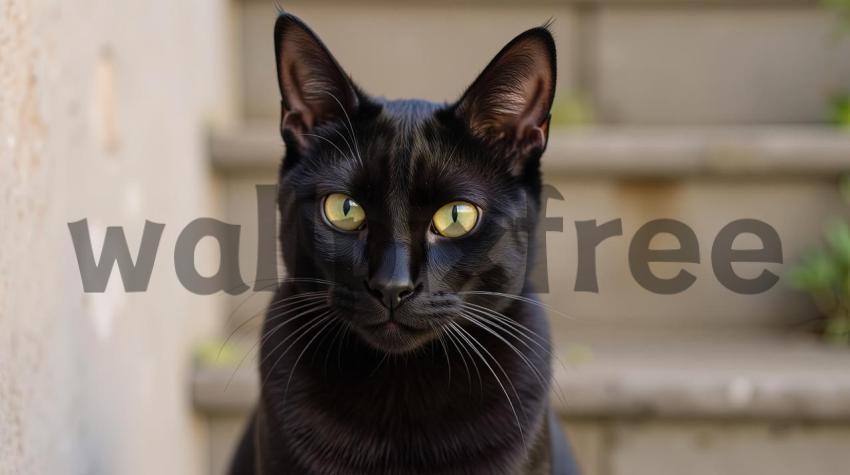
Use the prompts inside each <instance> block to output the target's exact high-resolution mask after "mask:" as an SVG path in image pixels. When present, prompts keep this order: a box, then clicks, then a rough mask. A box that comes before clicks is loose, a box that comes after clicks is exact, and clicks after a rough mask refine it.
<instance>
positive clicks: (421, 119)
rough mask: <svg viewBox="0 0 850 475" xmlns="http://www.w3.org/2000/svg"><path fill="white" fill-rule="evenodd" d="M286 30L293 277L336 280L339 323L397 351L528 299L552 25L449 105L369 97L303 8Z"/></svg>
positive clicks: (280, 35) (287, 224) (516, 42)
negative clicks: (524, 295) (486, 298)
mask: <svg viewBox="0 0 850 475" xmlns="http://www.w3.org/2000/svg"><path fill="white" fill-rule="evenodd" d="M274 40H275V53H276V59H277V73H278V84H279V87H280V91H281V95H282V107H281V110H282V113H281V121H280V126H281V133H282V136H283V139H284V142H285V144H286V156H285V158H284V161H283V164H282V166H281V169H280V177H279V180H280V196H279V204H280V212H281V229H280V231H281V245H282V250H283V258H284V263H285V265H286V267H287V271H288V274H289V277H291V278H294V279H296V280H297V279H301V280H302V281H307V280H308V279H315V281H316V282H319V281H321V282H325V283H329V284H331V285H329V286H328V287H329V288H328V305H329V306H330V308H331V314H332V316H333V318H338V319H341V320H343V321H345V322H347V323H350V324H351V327H352V328H353V329H354V332H355V333H356V334H357V335H359V336H360V337H361V338H362V340H363V341H365V342H366V343H367V344H369V345H370V346H372V347H373V348H376V349H378V350H380V351H386V352H392V353H401V352H407V351H411V350H414V349H416V348H418V347H420V346H422V345H424V344H426V343H428V342H430V341H432V340H434V339H435V338H436V337H437V336H439V335H440V333H441V332H444V331H451V330H448V329H450V328H452V326H453V325H461V326H463V325H466V324H467V323H468V321H469V320H470V319H471V318H475V317H476V316H477V317H481V316H482V314H481V312H483V310H481V309H479V308H477V307H475V306H474V305H477V304H476V303H475V302H476V301H479V300H480V299H481V298H482V294H481V293H480V292H501V293H508V294H514V295H515V294H519V293H521V292H522V290H523V289H524V288H525V287H526V285H527V284H528V282H527V280H528V278H527V275H528V272H529V271H530V269H528V263H529V262H530V260H531V252H530V251H531V247H532V243H533V241H534V228H535V224H536V221H537V217H536V211H537V207H538V205H539V199H540V188H541V177H540V158H541V155H542V154H543V151H544V150H545V148H546V143H547V138H548V132H549V118H550V115H549V110H550V107H551V105H552V100H553V96H554V91H555V69H556V68H555V64H556V63H555V45H554V41H553V39H552V36H551V34H550V33H549V32H548V30H547V29H546V28H545V27H540V28H533V29H531V30H528V31H526V32H524V33H522V34H520V35H519V36H517V37H516V38H514V39H513V40H512V41H511V42H510V43H508V44H507V45H506V46H505V47H504V48H502V50H501V51H500V52H499V53H498V54H497V55H496V56H495V58H494V59H493V60H492V61H490V63H489V64H488V65H487V66H486V67H485V68H484V70H483V72H482V73H481V74H480V75H479V76H478V77H477V78H476V79H475V80H474V81H473V82H472V84H471V85H470V86H469V87H468V88H467V89H466V91H465V92H464V93H463V94H462V95H461V97H460V98H459V99H458V100H457V101H456V102H454V103H451V104H434V103H430V102H426V101H420V100H383V99H379V98H375V97H372V96H369V95H367V94H366V93H364V92H363V91H362V90H361V89H360V88H359V87H358V86H357V85H355V84H354V82H353V81H352V80H351V78H350V77H349V76H348V74H346V73H345V72H344V71H343V69H342V68H341V67H340V65H339V64H338V63H337V61H336V60H335V59H334V57H333V56H332V55H331V53H330V52H329V51H328V49H327V48H326V47H325V45H324V44H323V43H322V42H321V40H320V39H319V38H318V36H316V34H315V33H313V32H312V31H311V30H310V29H309V28H308V27H307V26H306V25H305V24H304V23H303V22H301V21H300V20H299V19H298V18H296V17H295V16H292V15H290V14H282V15H281V16H280V17H279V18H278V20H277V23H276V25H275V33H274ZM508 303H510V301H509V300H506V299H498V298H497V299H495V301H490V302H489V303H488V307H490V308H495V309H498V308H504V306H505V305H506V304H508Z"/></svg>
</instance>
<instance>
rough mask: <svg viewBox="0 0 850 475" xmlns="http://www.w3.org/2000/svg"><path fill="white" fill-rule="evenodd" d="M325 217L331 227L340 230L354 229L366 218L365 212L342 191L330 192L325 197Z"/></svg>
mask: <svg viewBox="0 0 850 475" xmlns="http://www.w3.org/2000/svg"><path fill="white" fill-rule="evenodd" d="M324 211H325V218H327V220H328V222H329V223H331V225H333V227H335V228H337V229H340V230H342V231H356V230H357V229H359V228H360V227H361V226H362V225H363V221H365V220H366V212H365V211H363V208H362V207H361V206H360V205H359V204H357V202H356V201H354V200H353V199H351V197H350V196H347V195H343V194H342V193H331V194H329V195H328V196H326V197H325V206H324Z"/></svg>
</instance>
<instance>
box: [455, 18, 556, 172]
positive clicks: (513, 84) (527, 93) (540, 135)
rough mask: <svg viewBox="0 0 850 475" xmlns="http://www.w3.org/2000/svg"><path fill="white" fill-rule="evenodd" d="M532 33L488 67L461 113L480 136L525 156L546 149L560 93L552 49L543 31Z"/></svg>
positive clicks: (511, 45)
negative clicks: (554, 101)
mask: <svg viewBox="0 0 850 475" xmlns="http://www.w3.org/2000/svg"><path fill="white" fill-rule="evenodd" d="M529 33H531V32H526V33H525V34H523V35H520V36H519V37H518V38H517V39H516V40H514V42H512V43H511V44H509V45H508V46H507V47H506V48H505V49H504V50H503V51H502V52H500V54H499V55H498V56H497V57H496V58H495V59H494V60H493V61H492V62H491V63H490V64H489V65H488V66H487V68H486V69H485V70H484V72H483V73H482V74H481V76H479V78H478V79H477V80H476V81H475V82H474V83H473V85H472V86H471V87H470V89H469V90H468V91H467V94H466V95H465V97H464V98H463V99H462V101H461V103H460V105H459V110H458V112H459V113H460V114H461V115H462V116H463V117H464V118H465V119H466V121H467V124H468V125H469V128H470V130H471V132H472V133H473V134H474V135H476V136H478V137H480V138H482V139H484V140H486V141H488V142H492V143H496V144H500V145H501V147H502V148H503V150H506V151H513V152H519V153H520V155H526V154H527V153H530V152H531V151H532V150H533V149H534V148H542V147H545V145H546V137H547V133H548V118H549V108H550V107H551V103H552V95H553V92H554V87H553V85H554V84H553V82H554V76H555V73H554V68H555V65H554V63H553V60H554V58H553V57H552V54H551V50H550V48H549V45H547V42H546V41H545V39H544V38H545V37H541V34H540V33H539V32H537V34H536V35H535V34H529ZM545 34H547V35H548V33H545ZM549 40H550V41H551V38H550V39H549Z"/></svg>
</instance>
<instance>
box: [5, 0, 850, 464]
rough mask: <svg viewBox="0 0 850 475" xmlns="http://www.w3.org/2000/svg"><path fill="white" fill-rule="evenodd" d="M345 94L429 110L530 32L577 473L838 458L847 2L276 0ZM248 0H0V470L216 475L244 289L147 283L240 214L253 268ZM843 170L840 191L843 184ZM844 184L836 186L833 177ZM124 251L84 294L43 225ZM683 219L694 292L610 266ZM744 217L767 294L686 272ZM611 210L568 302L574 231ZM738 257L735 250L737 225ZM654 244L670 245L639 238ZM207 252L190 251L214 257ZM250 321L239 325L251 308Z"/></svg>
mask: <svg viewBox="0 0 850 475" xmlns="http://www.w3.org/2000/svg"><path fill="white" fill-rule="evenodd" d="M284 4H285V7H286V8H287V9H288V10H290V11H291V12H293V13H295V14H296V15H298V16H300V17H301V18H302V19H304V20H305V21H306V22H307V23H308V24H309V25H311V27H312V28H313V29H314V30H315V31H316V32H317V33H318V34H319V35H320V36H321V37H322V38H323V39H324V41H325V42H326V44H327V45H328V46H329V48H330V49H331V51H332V52H333V53H334V54H335V56H336V57H337V59H338V60H339V61H340V63H341V64H342V66H343V67H344V68H345V69H346V70H347V71H348V72H349V73H351V75H352V76H353V78H354V80H355V81H356V82H357V83H358V84H360V85H361V86H362V87H363V88H364V89H365V90H367V91H369V92H371V93H374V94H379V95H384V96H386V97H390V98H396V97H422V98H426V99H431V100H437V101H447V100H454V99H455V98H457V97H458V95H459V94H460V93H461V92H462V91H463V89H464V88H465V87H466V85H467V84H469V83H470V82H471V81H472V79H474V77H475V76H476V74H477V73H478V72H479V71H480V70H481V69H482V68H483V66H484V65H485V64H486V63H487V62H488V61H489V59H490V58H491V57H492V56H493V55H494V54H495V53H496V52H497V51H498V50H499V49H500V48H501V47H502V45H504V44H505V43H506V42H507V41H509V40H510V39H511V38H512V37H513V36H515V35H516V34H518V33H519V32H521V31H523V30H525V29H527V28H530V27H533V26H538V25H541V24H543V23H545V22H547V21H549V20H552V21H553V23H552V32H553V34H554V35H555V38H556V41H557V43H558V48H559V49H558V54H559V65H558V67H559V71H558V74H559V84H558V93H557V98H556V103H555V106H554V116H553V126H552V133H551V139H550V144H549V150H548V152H547V154H546V156H545V158H544V170H545V174H546V175H545V176H546V181H547V182H548V183H549V184H551V185H552V186H553V187H554V189H556V190H557V191H558V192H559V193H560V195H562V197H563V199H551V200H549V201H548V210H547V215H548V216H550V217H554V218H561V219H562V220H563V232H549V233H547V237H546V241H547V242H546V244H547V249H548V254H547V255H548V259H547V261H546V265H547V269H548V278H549V289H550V292H549V293H546V294H544V295H542V298H543V299H544V300H545V301H546V302H547V303H548V304H549V305H551V306H552V307H554V308H556V309H558V310H559V311H560V312H561V313H563V314H566V315H568V317H567V316H564V315H557V314H552V315H551V318H552V320H553V326H554V328H555V340H556V346H557V355H558V360H559V361H558V362H556V363H555V367H556V370H557V371H556V382H555V383H556V387H557V389H558V391H557V392H559V393H561V394H562V396H563V397H559V396H556V397H554V404H555V406H556V407H557V409H558V412H559V414H560V416H561V418H562V420H563V421H564V423H565V427H566V428H567V431H568V433H569V435H570V437H571V438H572V441H573V443H574V445H575V449H576V452H577V456H578V458H579V461H580V464H581V466H582V467H583V469H584V472H585V473H586V474H587V475H623V474H647V475H650V474H651V475H661V474H690V475H703V474H706V475H707V474H731V475H735V474H741V475H745V474H747V475H749V474H758V473H771V474H774V475H784V474H789V475H790V474H794V475H797V474H800V473H806V474H843V473H847V450H848V448H850V349H848V346H847V345H848V340H850V230H848V228H847V225H846V220H848V219H850V212H848V210H850V207H849V206H850V203H848V201H847V200H848V199H850V186H848V185H847V184H846V181H843V180H842V176H843V174H845V173H847V172H850V129H848V127H850V2H848V1H847V0H829V1H825V2H824V1H816V0H527V1H522V2H519V1H515V2H510V1H507V0H504V1H490V2H485V1H477V0H460V1H455V2H449V1H427V2H426V1H424V0H410V1H407V2H389V1H384V0H369V1H364V2H343V1H342V0H336V1H334V0H313V1H309V2H308V1H306V0H291V1H286V2H284ZM275 16H276V10H275V7H274V5H273V3H272V2H270V1H259V0H229V1H228V0H176V1H175V0H169V1H166V0H123V1H100V0H76V1H74V2H62V1H59V0H0V473H2V474H55V473H72V474H145V475H148V474H153V473H156V474H214V475H218V474H221V473H223V471H224V467H225V465H226V462H227V460H228V458H229V456H230V453H231V450H232V448H233V443H234V440H235V438H236V437H237V436H238V435H239V433H240V431H241V429H242V425H243V424H244V419H245V417H246V415H247V414H248V413H249V411H250V410H251V407H252V405H253V403H254V399H255V397H256V386H257V381H256V379H257V378H256V374H255V363H254V361H253V353H252V351H251V350H252V348H253V345H254V343H255V341H256V332H257V329H258V326H259V323H260V318H259V317H257V315H258V313H259V312H261V311H262V309H263V306H264V305H266V303H267V302H268V299H269V298H270V294H269V293H268V292H262V291H260V292H253V291H248V292H245V293H242V294H239V295H235V296H232V295H227V294H224V293H219V294H214V295H209V296H200V295H195V294H193V293H191V292H189V291H187V290H186V289H184V288H183V287H182V286H181V285H180V283H179V281H178V280H177V277H176V276H175V271H174V263H173V254H174V245H175V241H176V239H177V236H178V235H179V233H180V231H181V230H182V229H183V228H184V227H185V226H186V225H187V224H188V223H189V222H190V221H192V220H193V219H195V218H198V217H204V216H209V217H213V218H216V219H219V220H222V221H225V222H228V223H233V224H239V225H241V226H242V227H241V235H240V239H241V241H240V242H241V246H240V265H241V271H242V277H243V279H244V280H246V281H248V282H249V283H250V282H251V281H252V280H253V279H254V277H253V276H254V273H255V269H256V262H255V261H256V259H257V257H256V254H257V251H256V249H257V239H258V233H257V198H256V196H257V190H256V186H257V185H264V184H274V182H275V173H276V167H277V166H278V162H279V160H280V157H281V156H282V154H283V146H282V144H281V141H280V139H279V134H278V132H277V121H278V119H279V95H278V92H277V87H276V79H275V73H274V56H273V48H272V27H273V24H274V20H275ZM842 183H844V184H842ZM842 190H843V191H842ZM83 218H86V219H87V220H88V226H89V229H90V231H91V234H92V242H93V248H94V250H95V255H96V256H99V253H100V249H101V246H102V243H103V239H104V235H105V233H106V228H107V226H121V227H123V229H124V233H125V235H126V238H127V242H128V245H129V249H130V250H131V252H132V254H133V255H134V256H135V252H136V250H137V249H138V248H139V242H140V240H141V236H142V230H143V228H144V224H145V220H151V221H155V222H158V223H165V230H164V232H163V235H162V240H161V242H160V244H159V250H158V253H157V260H156V264H155V266H154V271H153V276H152V277H151V280H150V285H149V287H148V289H147V291H145V292H138V293H132V292H125V291H124V289H123V286H122V285H121V280H120V279H119V278H118V277H117V276H116V275H117V270H115V271H113V273H112V274H113V276H112V278H111V280H110V282H109V285H108V287H107V290H106V292H104V293H84V292H83V288H82V284H81V280H80V274H79V268H78V265H77V261H76V258H75V254H74V249H73V246H72V242H71V238H70V234H69V232H68V226H67V223H69V222H72V221H77V220H80V219H83ZM660 218H671V219H677V220H680V221H682V222H684V223H686V224H687V225H688V226H690V227H691V228H692V229H693V230H694V231H695V233H696V236H697V238H698V241H699V249H700V262H699V263H689V264H672V263H655V264H652V270H653V271H654V272H655V273H656V274H657V275H658V276H660V277H671V276H673V275H676V273H677V272H679V270H680V269H682V268H684V269H685V270H686V271H688V272H690V273H692V274H693V275H694V276H695V277H696V281H695V283H694V284H693V285H692V286H691V287H690V288H689V289H687V290H686V291H684V292H681V293H679V294H674V295H657V294H654V293H652V292H649V291H647V290H646V289H644V288H642V287H641V286H640V285H639V284H638V283H637V282H636V281H635V280H634V278H633V277H632V275H631V272H630V270H629V265H628V250H629V244H630V242H631V238H632V236H634V234H635V231H636V230H637V229H639V228H640V227H641V226H643V225H644V224H646V223H647V222H649V221H651V220H655V219H660ZM742 218H752V219H758V220H761V221H764V222H766V223H768V224H770V225H771V226H772V227H774V228H775V229H776V231H777V233H778V234H779V236H780V238H781V242H782V248H783V262H782V263H776V264H766V265H765V264H759V263H737V264H735V267H734V268H735V271H736V272H737V273H738V274H739V275H741V276H744V277H754V276H757V275H759V274H760V273H761V272H762V270H763V269H767V270H768V271H770V272H773V273H775V274H777V275H779V276H781V279H780V281H779V283H778V284H777V285H775V286H774V287H773V288H771V289H770V290H768V291H766V292H763V293H760V294H755V295H741V294H738V293H734V292H732V291H730V290H729V289H727V288H725V287H724V286H723V285H722V284H721V283H720V282H718V280H717V278H716V277H715V275H714V272H713V270H712V265H711V249H712V245H713V243H714V240H715V237H716V236H717V233H718V232H719V231H720V229H721V228H723V227H724V226H725V225H726V224H728V223H730V222H732V221H734V220H737V219H742ZM614 219H621V220H622V227H623V235H622V236H620V237H614V238H611V239H609V240H606V241H605V242H603V243H602V244H600V246H599V248H598V250H597V265H598V272H597V274H598V275H597V278H598V285H599V291H598V292H597V293H593V292H580V291H575V290H574V286H575V282H576V268H577V262H576V261H577V257H576V249H577V242H576V225H575V222H576V221H587V220H596V221H597V223H598V224H601V223H604V222H607V221H610V220H614ZM734 246H735V248H737V249H748V248H750V249H757V248H759V247H760V246H761V243H760V242H759V240H758V239H756V238H755V237H754V236H752V235H742V236H740V237H739V238H738V239H737V240H736V241H735V243H734ZM652 247H653V248H658V249H664V248H676V247H678V243H677V242H676V240H675V239H673V238H672V237H671V236H670V235H659V236H657V238H656V239H654V240H653V241H652ZM218 259H219V250H218V247H217V245H216V244H215V241H213V240H208V239H205V240H202V241H201V242H200V243H199V245H198V247H197V249H196V265H197V268H198V269H199V271H200V272H201V273H202V274H204V275H210V274H213V273H215V271H216V269H217V268H218ZM252 317H256V318H252Z"/></svg>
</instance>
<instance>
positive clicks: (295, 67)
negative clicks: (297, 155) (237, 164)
mask: <svg viewBox="0 0 850 475" xmlns="http://www.w3.org/2000/svg"><path fill="white" fill-rule="evenodd" d="M274 41H275V58H276V62H277V72H278V86H279V87H280V93H281V96H282V99H283V101H282V116H281V131H282V132H286V131H289V132H292V134H293V138H294V139H295V140H296V143H298V144H299V145H302V146H303V145H305V144H306V143H308V142H310V140H309V139H308V137H310V136H311V134H312V132H313V129H314V128H315V127H316V126H318V125H321V124H323V123H326V122H331V121H334V120H342V119H343V118H344V117H347V116H349V115H353V114H354V112H355V111H356V110H357V109H358V107H359V106H360V96H359V94H358V92H357V88H356V87H355V86H354V83H353V82H352V81H351V79H350V78H349V77H348V75H347V74H346V73H345V72H344V71H343V70H342V68H341V67H340V66H339V64H338V63H337V62H336V59H334V57H333V55H331V53H330V51H328V49H327V47H325V45H324V43H322V41H321V40H320V39H319V37H318V36H316V34H315V33H313V31H312V30H310V28H308V27H307V25H305V24H304V22H302V21H301V20H300V19H298V18H297V17H296V16H294V15H291V14H289V13H283V14H281V15H280V16H279V17H278V19H277V22H276V23H275V29H274Z"/></svg>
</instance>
